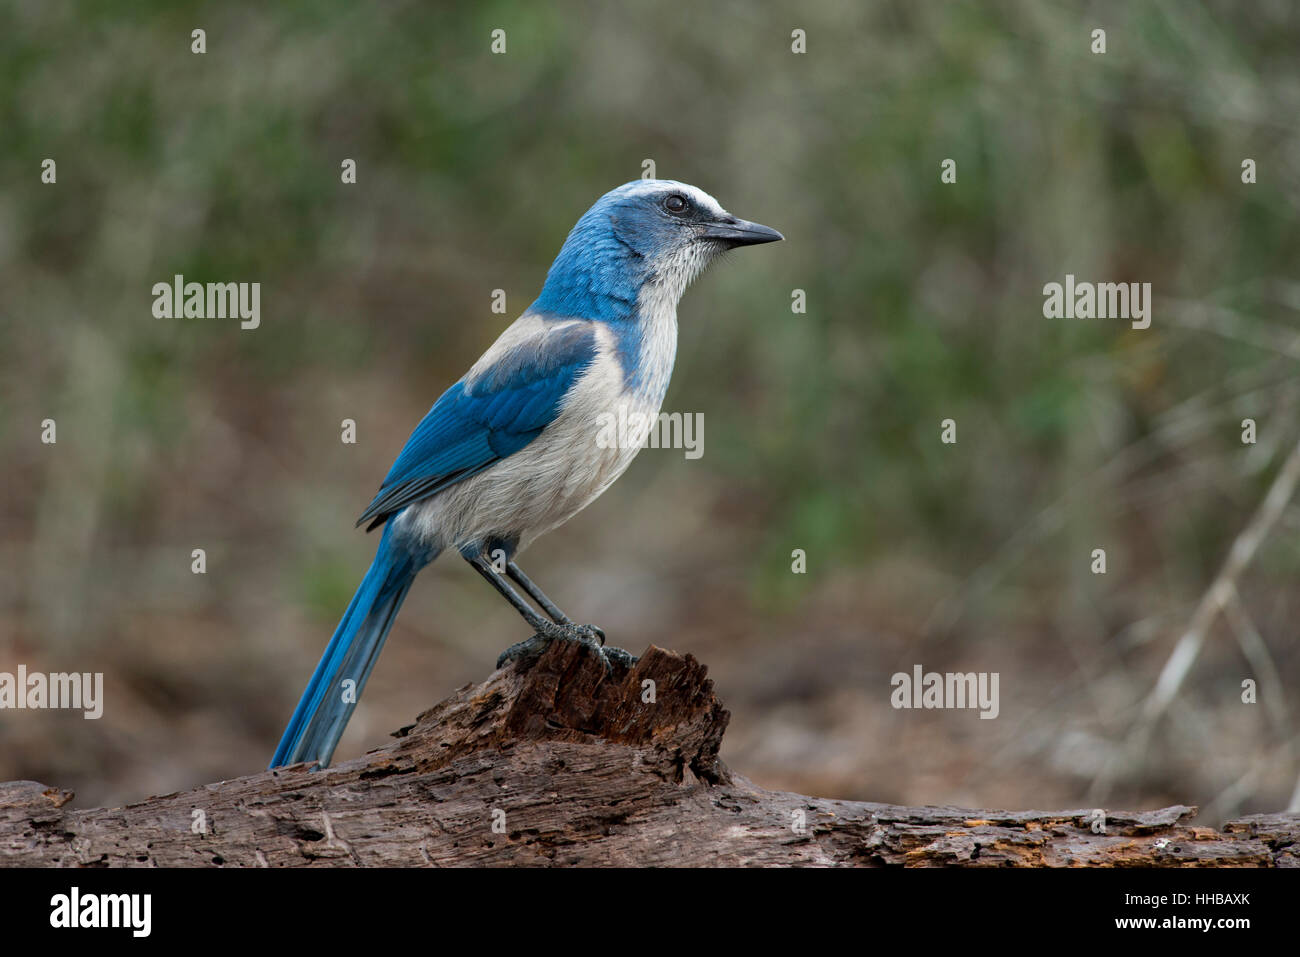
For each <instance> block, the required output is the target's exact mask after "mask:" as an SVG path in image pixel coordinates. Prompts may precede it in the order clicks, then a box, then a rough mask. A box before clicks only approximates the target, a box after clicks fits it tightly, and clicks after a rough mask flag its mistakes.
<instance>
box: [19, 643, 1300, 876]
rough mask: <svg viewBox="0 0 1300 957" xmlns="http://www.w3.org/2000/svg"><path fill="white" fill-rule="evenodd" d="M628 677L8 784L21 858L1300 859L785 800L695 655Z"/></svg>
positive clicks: (382, 861)
mask: <svg viewBox="0 0 1300 957" xmlns="http://www.w3.org/2000/svg"><path fill="white" fill-rule="evenodd" d="M612 668H613V670H612V671H607V670H606V666H605V664H604V663H603V661H602V660H601V658H600V657H598V656H597V655H596V654H595V653H594V652H593V651H591V650H590V649H587V648H585V647H582V646H580V645H576V644H562V643H557V644H553V645H552V646H551V647H549V648H548V649H546V650H545V651H544V652H542V653H541V654H540V655H539V656H536V657H533V658H532V659H530V660H520V661H516V662H513V663H511V664H509V665H507V666H506V667H504V668H502V669H499V670H498V671H496V672H494V673H493V674H492V675H491V676H489V677H488V679H487V680H486V681H485V682H483V683H482V684H480V685H477V686H474V685H467V686H465V687H464V688H461V689H460V690H459V691H457V692H456V693H455V694H453V695H452V696H451V697H450V698H448V699H447V700H445V701H443V702H442V703H440V704H438V705H436V706H435V707H433V708H432V709H430V710H429V711H426V712H425V713H423V714H421V715H420V716H419V717H418V718H417V720H416V722H415V723H414V724H413V725H411V726H409V727H406V728H403V729H401V730H400V731H397V732H395V739H396V740H394V741H393V742H392V743H391V744H389V745H387V746H385V747H381V748H378V749H376V750H374V751H371V752H369V753H368V754H366V755H364V756H362V757H360V758H358V759H356V760H353V761H348V762H345V763H342V764H339V765H337V766H335V767H331V768H328V769H325V770H313V769H312V768H311V766H309V765H305V764H304V765H295V766H293V767H289V768H280V769H277V770H275V771H262V772H260V773H257V774H251V775H248V776H247V777H242V778H236V779H234V780H230V781H220V782H217V783H215V784H208V785H205V786H203V787H198V788H195V789H193V790H189V791H183V792H178V793H174V794H166V795H162V796H160V797H154V798H150V799H149V800H147V801H143V802H141V803H139V804H131V805H127V806H125V807H120V808H96V809H75V808H73V807H71V806H70V804H71V798H72V794H71V793H70V792H68V791H65V790H61V789H59V788H56V787H48V786H46V785H42V784H37V783H35V782H24V781H19V782H12V783H8V784H0V865H4V866H11V867H12V866H65V867H66V866H81V867H105V866H112V867H119V866H127V867H152V866H209V867H210V866H218V867H220V866H225V867H294V866H315V867H321V866H328V867H333V866H347V867H352V866H355V867H371V866H392V865H397V866H430V865H437V866H446V865H462V866H492V865H532V866H553V865H554V866H573V865H581V866H633V867H641V866H711V865H724V866H728V865H729V866H755V865H813V866H838V865H859V866H882V865H901V866H910V867H935V866H966V867H971V866H973V867H1007V866H1010V867H1069V866H1103V867H1195V866H1241V867H1296V866H1300V849H1298V848H1300V815H1295V814H1270V815H1256V816H1253V817H1244V818H1241V819H1239V820H1234V821H1231V822H1229V823H1228V824H1227V825H1226V826H1225V828H1224V830H1223V831H1222V832H1219V831H1215V830H1213V829H1211V828H1206V827H1197V826H1194V825H1193V824H1192V823H1191V819H1192V818H1193V817H1194V816H1195V813H1196V809H1195V808H1192V807H1184V806H1175V807H1168V808H1162V809H1160V810H1155V811H1138V812H1129V811H1113V810H1102V809H1094V808H1083V809H1076V810H1069V811H994V810H969V809H962V808H955V807H898V806H894V805H888V804H873V803H864V802H854V801H839V800H832V799H827V798H817V797H807V796H804V795H801V794H790V793H784V792H777V791H767V790H764V789H763V788H760V787H757V786H756V785H754V784H752V783H751V782H750V781H748V780H746V779H745V778H744V777H742V776H741V775H739V774H736V773H735V772H733V771H731V770H730V769H729V768H727V767H726V766H725V765H724V764H723V762H722V761H721V760H719V758H718V751H719V748H720V746H721V744H722V737H723V733H724V731H725V730H726V727H727V721H728V718H729V715H728V712H727V711H725V710H724V709H723V707H722V705H721V703H720V702H719V701H718V699H717V697H716V696H715V694H714V692H713V683H712V682H711V681H709V680H708V678H707V677H706V669H705V668H704V666H703V665H701V664H700V663H699V662H697V661H696V660H695V659H694V658H693V657H691V656H690V655H686V656H682V655H678V654H674V653H673V652H669V651H664V650H661V649H659V648H655V647H653V646H652V647H651V648H649V649H648V650H647V651H646V653H645V654H644V655H642V657H641V659H640V660H639V661H638V662H637V663H636V664H635V665H633V666H631V667H628V666H627V665H623V664H619V663H614V664H613V666H612Z"/></svg>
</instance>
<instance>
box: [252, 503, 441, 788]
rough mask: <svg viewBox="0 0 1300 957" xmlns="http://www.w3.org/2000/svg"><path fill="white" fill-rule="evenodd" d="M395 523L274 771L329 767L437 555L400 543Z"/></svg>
mask: <svg viewBox="0 0 1300 957" xmlns="http://www.w3.org/2000/svg"><path fill="white" fill-rule="evenodd" d="M394 524H395V523H393V522H389V523H388V524H387V526H386V527H385V529H384V535H383V538H381V539H380V542H379V551H378V553H377V554H376V555H375V560H374V561H373V562H372V563H371V565H370V570H369V571H368V572H366V577H365V578H364V579H362V581H361V586H360V587H359V588H358V589H357V593H356V594H355V595H353V596H352V602H351V603H350V604H349V605H348V610H347V611H346V612H344V614H343V620H342V621H340V622H339V626H338V628H336V629H335V630H334V637H332V638H331V639H330V643H329V644H328V645H327V646H326V647H325V654H323V655H322V656H321V659H320V663H319V664H317V665H316V670H315V671H314V672H313V673H312V676H311V681H309V682H308V683H307V690H306V691H304V692H303V695H302V699H301V700H300V701H299V702H298V707H297V708H295V709H294V712H293V717H292V718H290V719H289V726H288V727H287V728H285V730H284V736H283V737H282V738H281V739H280V746H279V747H278V748H276V749H275V757H273V758H272V759H271V767H273V768H277V767H280V766H281V765H285V764H296V763H297V762H299V761H315V762H316V763H318V764H319V765H320V766H321V767H326V766H327V765H328V764H329V762H330V757H331V756H332V755H333V754H334V748H335V746H336V745H337V744H338V743H339V738H340V737H342V736H343V729H344V728H345V727H346V726H347V723H348V719H349V718H351V717H352V711H353V709H355V708H356V706H357V700H358V699H359V698H360V697H361V690H362V689H363V688H364V687H365V685H366V679H367V678H369V677H370V672H371V670H372V669H373V668H374V666H375V661H376V660H377V659H378V658H379V652H380V651H381V650H382V649H383V647H384V639H385V638H387V637H388V630H389V629H390V628H391V627H392V626H393V619H394V618H396V617H397V611H398V609H399V608H401V607H402V601H403V600H404V599H405V598H406V593H407V592H408V591H409V590H410V588H411V582H412V581H414V580H415V576H416V573H418V572H419V571H420V569H421V568H423V567H424V566H425V565H427V564H428V563H429V562H430V561H432V560H433V559H434V557H436V553H431V552H428V551H418V550H417V551H412V550H411V549H408V548H406V547H404V546H403V545H402V544H400V543H399V542H398V541H397V540H396V539H395V538H394V535H393V526H394Z"/></svg>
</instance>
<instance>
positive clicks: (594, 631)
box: [497, 621, 637, 672]
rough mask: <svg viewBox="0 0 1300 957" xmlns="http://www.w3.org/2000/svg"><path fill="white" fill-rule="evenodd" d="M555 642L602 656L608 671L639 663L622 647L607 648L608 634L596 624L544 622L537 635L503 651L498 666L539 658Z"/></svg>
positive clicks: (498, 659)
mask: <svg viewBox="0 0 1300 957" xmlns="http://www.w3.org/2000/svg"><path fill="white" fill-rule="evenodd" d="M553 641H572V642H577V643H578V644H580V645H586V646H587V647H588V648H590V649H591V650H592V651H594V652H595V653H596V654H597V655H599V656H600V659H601V661H603V662H604V663H605V670H606V671H609V672H612V671H613V670H614V665H615V664H619V665H621V666H623V667H624V668H631V667H632V666H633V665H635V664H636V663H637V658H636V656H635V655H632V654H629V653H628V652H626V651H624V650H623V649H622V648H615V647H613V646H607V645H606V644H605V632H603V631H602V630H601V629H599V628H597V627H596V626H595V625H575V624H573V623H572V622H569V623H567V624H563V625H557V624H555V623H554V622H549V621H543V622H542V624H541V626H540V627H539V628H538V629H537V633H536V634H535V635H533V636H532V637H531V638H525V639H524V640H523V641H520V642H516V643H515V644H513V645H511V646H510V647H509V648H507V649H506V650H505V651H503V652H501V656H500V657H499V658H497V667H498V668H503V667H505V665H506V664H507V663H508V662H511V661H519V660H528V659H531V658H536V657H538V656H539V655H541V653H542V652H543V651H545V650H546V649H547V647H549V646H550V644H551V642H553Z"/></svg>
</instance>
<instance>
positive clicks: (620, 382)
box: [398, 285, 677, 549]
mask: <svg viewBox="0 0 1300 957" xmlns="http://www.w3.org/2000/svg"><path fill="white" fill-rule="evenodd" d="M671 293H672V290H662V289H659V288H658V287H657V286H655V285H649V286H647V287H646V288H645V289H644V290H643V292H642V295H641V300H640V309H639V316H640V318H639V322H640V324H641V339H640V343H639V348H638V350H637V361H636V370H637V375H636V384H635V387H629V383H628V378H629V377H625V375H624V368H623V364H622V362H621V361H620V359H619V355H618V343H617V341H616V339H615V334H614V332H613V330H612V329H611V328H610V326H608V325H607V324H605V323H599V322H598V323H596V324H595V329H596V335H597V355H596V358H595V359H594V360H593V361H592V363H591V364H590V365H589V366H588V367H587V368H586V369H585V370H584V371H583V373H582V374H581V375H580V376H579V377H578V378H577V380H576V381H575V382H574V384H573V386H572V387H571V388H570V390H569V392H568V394H567V395H566V396H565V399H564V401H563V403H562V405H561V409H560V413H559V415H557V416H556V418H555V420H554V421H553V422H551V424H550V425H548V426H547V427H546V428H545V429H544V430H543V431H542V433H541V434H540V435H539V436H538V437H537V438H536V439H534V440H533V441H532V442H530V443H529V444H528V445H526V446H525V447H524V448H523V449H521V450H520V451H518V452H516V453H515V454H514V455H511V456H509V457H508V458H506V459H503V460H502V461H500V462H498V463H496V464H495V465H493V466H491V467H490V468H488V469H485V470H484V471H483V472H480V473H479V474H478V475H475V476H473V477H472V478H469V479H466V480H465V481H464V482H461V483H460V484H458V485H454V486H452V487H451V488H449V489H447V490H446V491H444V492H441V493H439V494H438V495H435V496H433V497H432V498H430V499H426V500H425V501H423V502H418V503H416V504H415V505H412V506H411V507H410V508H408V509H407V510H406V512H404V513H403V514H402V515H401V516H400V517H399V519H398V521H399V522H401V523H402V525H404V526H405V527H406V528H408V529H410V530H411V531H414V532H416V533H417V534H418V535H419V537H420V538H421V539H423V540H424V541H426V542H428V543H430V544H431V545H433V546H434V547H435V548H438V549H442V548H447V547H461V546H464V545H467V544H471V543H479V542H482V541H484V540H485V539H488V538H492V537H503V538H512V537H516V536H517V537H518V539H519V542H520V547H521V548H522V547H523V546H525V545H527V544H528V542H530V541H531V540H532V539H534V538H536V537H537V536H538V535H541V534H542V533H544V532H546V531H549V530H550V529H552V528H555V527H556V526H557V525H560V524H561V523H563V522H565V521H567V520H568V519H570V518H572V517H573V516H574V515H575V514H577V513H578V512H580V511H581V510H582V509H583V508H585V507H586V506H587V505H588V504H590V503H591V502H592V501H593V500H594V499H595V498H596V497H598V496H599V495H600V494H601V493H602V492H603V491H605V489H606V488H608V487H609V486H610V484H611V483H613V481H614V480H615V479H617V478H618V477H619V476H620V475H622V474H623V472H624V471H625V470H626V469H627V467H628V466H629V465H630V464H631V463H632V459H634V458H635V457H636V454H637V452H639V451H640V449H641V445H642V444H643V443H644V440H645V438H646V435H647V434H648V432H649V429H650V427H651V426H652V425H653V424H654V422H655V418H656V416H657V415H658V412H659V408H660V406H661V405H662V403H663V399H664V394H665V393H666V392H667V390H668V381H669V379H670V378H671V376H672V369H673V362H674V360H675V358H676V354H677V308H676V305H677V303H676V298H675V297H672V295H671ZM575 321H583V320H575ZM540 322H541V320H538V319H535V318H533V317H524V318H521V319H520V320H519V322H517V323H515V325H514V326H512V327H511V328H510V329H509V330H507V331H506V332H505V333H504V334H503V335H502V337H501V340H498V342H497V343H496V344H495V345H494V346H493V347H492V348H491V349H489V350H488V353H487V354H485V355H484V357H483V359H480V360H479V362H478V363H477V364H476V365H475V369H478V368H479V367H480V366H483V365H484V363H485V361H486V362H488V363H490V361H491V360H490V358H489V357H490V356H491V355H492V354H493V353H495V352H497V351H498V349H499V348H502V347H508V346H510V345H512V344H514V343H517V342H518V341H519V340H520V338H521V337H524V336H526V335H527V334H528V333H529V332H533V331H536V329H537V325H535V324H538V323H540ZM516 327H519V328H516ZM473 374H474V372H473V370H471V373H470V375H473ZM611 417H612V421H613V422H616V423H619V422H622V423H633V426H632V427H631V428H629V429H627V430H626V432H625V433H624V434H621V435H619V436H618V439H619V440H618V441H615V442H610V441H609V436H610V430H609V423H610V422H611Z"/></svg>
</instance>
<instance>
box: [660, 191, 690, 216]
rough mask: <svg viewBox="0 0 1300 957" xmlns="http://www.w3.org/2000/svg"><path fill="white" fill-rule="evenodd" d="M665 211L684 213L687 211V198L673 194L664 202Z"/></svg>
mask: <svg viewBox="0 0 1300 957" xmlns="http://www.w3.org/2000/svg"><path fill="white" fill-rule="evenodd" d="M664 209H666V210H668V212H670V213H684V212H685V211H686V197H685V196H682V195H681V194H680V193H673V194H672V195H671V196H669V197H668V198H667V199H665V200H664Z"/></svg>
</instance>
